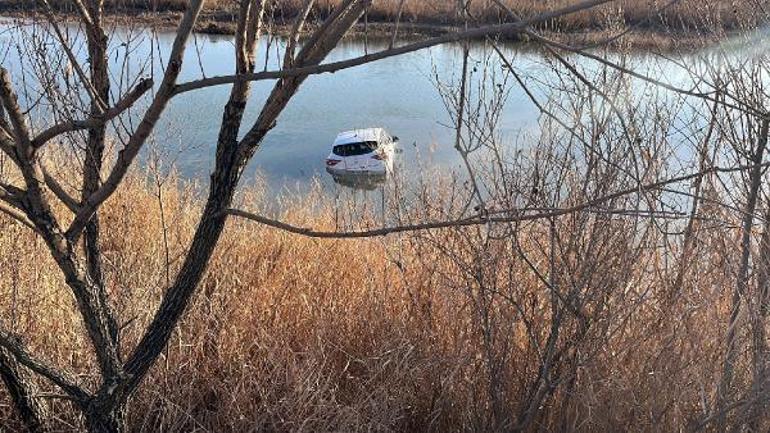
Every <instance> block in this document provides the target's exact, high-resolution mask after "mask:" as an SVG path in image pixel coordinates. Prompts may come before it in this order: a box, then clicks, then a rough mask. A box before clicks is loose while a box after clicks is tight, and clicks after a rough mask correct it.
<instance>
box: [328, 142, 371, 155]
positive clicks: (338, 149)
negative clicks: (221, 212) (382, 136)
mask: <svg viewBox="0 0 770 433" xmlns="http://www.w3.org/2000/svg"><path fill="white" fill-rule="evenodd" d="M375 150H377V142H376V141H364V142H361V143H349V144H340V145H339V146H334V150H333V152H334V154H335V155H337V156H359V155H366V154H367V153H372V152H374V151H375Z"/></svg>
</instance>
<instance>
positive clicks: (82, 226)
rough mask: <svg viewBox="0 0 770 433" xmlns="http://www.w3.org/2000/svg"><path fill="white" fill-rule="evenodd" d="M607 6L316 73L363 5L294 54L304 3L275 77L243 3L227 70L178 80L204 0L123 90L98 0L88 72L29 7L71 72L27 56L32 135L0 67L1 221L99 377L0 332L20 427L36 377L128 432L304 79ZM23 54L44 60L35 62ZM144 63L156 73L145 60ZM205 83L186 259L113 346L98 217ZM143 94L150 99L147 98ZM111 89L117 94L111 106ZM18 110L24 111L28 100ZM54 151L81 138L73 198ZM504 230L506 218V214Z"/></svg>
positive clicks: (339, 15)
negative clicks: (254, 168)
mask: <svg viewBox="0 0 770 433" xmlns="http://www.w3.org/2000/svg"><path fill="white" fill-rule="evenodd" d="M607 1H609V0H591V1H586V2H583V3H578V4H575V5H571V6H568V7H565V8H562V9H558V10H554V11H551V12H548V13H545V14H542V15H539V16H536V17H532V18H528V19H524V20H515V21H512V22H508V23H503V24H500V25H493V26H486V27H475V28H472V27H468V28H467V29H464V30H462V31H457V32H453V33H450V34H447V35H445V36H440V37H436V38H432V39H427V40H423V41H419V42H415V43H410V44H407V45H403V46H398V47H392V48H390V49H387V50H385V51H381V52H377V53H372V54H368V55H365V56H362V57H359V58H353V59H348V60H343V61H339V62H335V63H327V64H322V63H323V62H324V60H325V59H326V57H327V55H328V54H329V53H330V52H331V51H332V50H333V49H334V48H335V47H336V46H337V44H338V43H339V41H340V40H341V39H342V38H343V36H344V35H345V34H346V33H347V32H348V31H349V29H350V28H351V27H352V26H353V25H355V24H356V23H357V22H358V20H359V19H360V18H361V17H362V16H363V15H364V13H365V11H366V9H367V7H368V6H369V4H370V0H343V1H341V2H339V4H338V5H337V6H336V7H335V8H334V10H333V11H332V12H331V13H330V14H329V17H328V18H327V19H326V20H325V21H324V22H323V24H322V25H320V26H319V27H318V28H317V29H315V30H314V31H313V32H312V33H311V34H310V35H309V37H308V38H307V39H306V40H305V41H304V43H303V44H302V47H301V48H300V47H299V43H298V38H299V36H300V34H301V33H302V31H303V27H304V21H305V20H306V19H307V17H308V13H309V11H310V9H311V8H312V6H313V3H314V2H313V1H307V2H306V3H305V7H304V9H303V13H302V14H300V16H299V18H298V20H297V22H296V23H295V25H294V27H293V30H292V35H291V36H290V38H289V41H290V42H289V47H288V49H287V50H286V54H285V58H284V62H283V69H281V70H278V71H267V72H255V66H256V65H255V53H256V49H257V47H258V41H259V40H260V37H261V35H262V33H263V31H264V29H265V27H266V25H265V11H266V10H267V8H268V7H269V1H268V0H240V1H239V8H238V16H237V29H236V35H235V48H234V49H235V58H236V64H235V73H234V74H232V75H228V76H218V77H209V78H202V79H200V80H196V81H191V82H187V83H180V82H179V76H180V72H181V70H182V66H183V61H184V53H185V47H186V45H187V43H188V40H189V38H190V36H191V34H192V32H193V29H194V28H195V25H196V22H197V20H198V17H199V15H200V13H201V10H202V8H203V5H204V1H203V0H191V1H190V3H189V5H188V7H187V10H186V12H185V14H184V16H183V18H182V20H181V22H180V24H179V26H178V28H177V31H176V35H175V40H174V43H173V46H172V50H171V52H170V53H169V54H168V57H167V60H166V62H165V70H164V72H163V75H162V78H161V80H160V82H159V83H157V85H156V84H155V83H154V81H153V79H151V78H140V77H136V79H134V80H130V81H128V82H132V83H133V85H132V86H125V85H123V86H120V88H117V87H116V85H115V84H116V83H114V82H112V77H111V74H110V70H109V62H108V58H107V47H108V36H107V34H106V32H105V24H104V14H105V13H104V7H105V5H104V1H103V0H74V4H75V6H76V9H77V12H78V14H79V19H80V25H81V26H82V29H83V32H84V33H85V37H86V47H87V52H88V67H87V68H84V62H83V61H82V60H81V59H79V58H78V56H77V54H76V50H75V48H74V47H73V45H72V41H71V40H70V38H69V37H68V34H67V32H66V31H64V30H63V29H62V28H61V27H60V25H59V21H58V19H57V17H56V16H55V14H54V12H53V9H52V8H51V6H50V5H49V4H48V2H47V1H46V0H40V1H39V7H40V9H41V10H42V11H44V13H45V15H46V18H47V23H46V24H45V26H47V27H46V29H47V31H48V32H49V34H51V35H52V37H53V38H54V39H55V40H56V41H57V43H58V44H59V46H60V48H61V50H62V52H63V57H62V58H61V59H60V60H61V62H62V64H67V65H68V68H64V69H62V70H50V69H46V68H45V63H46V61H47V59H45V58H42V57H39V58H38V60H40V64H41V67H42V68H43V69H44V70H45V72H44V78H45V80H43V83H44V87H46V88H45V89H44V92H43V95H42V97H43V98H48V99H49V100H53V101H56V102H52V103H51V106H52V107H54V108H55V110H54V115H55V116H54V117H55V119H56V122H53V124H51V125H50V126H49V127H47V128H45V129H42V130H41V131H39V132H36V133H34V131H35V123H34V121H33V119H30V118H29V110H28V109H26V108H22V107H21V106H20V103H19V100H20V98H19V96H18V94H17V90H16V89H15V88H14V84H13V82H14V79H13V76H12V73H11V71H9V70H7V69H5V68H3V69H2V70H0V100H1V101H2V108H3V112H2V116H0V150H2V152H3V153H4V154H5V155H6V156H7V157H8V159H9V161H11V162H12V163H13V165H14V166H15V170H16V172H17V173H18V177H17V178H16V179H14V180H12V181H9V182H3V183H2V184H0V200H1V203H2V204H1V205H0V210H2V211H3V212H4V213H6V214H8V215H9V216H10V217H12V218H14V219H16V220H17V221H19V222H20V223H22V224H24V225H26V226H29V227H30V228H31V229H32V230H34V231H35V232H36V233H37V234H38V235H39V236H40V238H41V239H42V240H43V241H44V242H45V245H46V246H47V248H48V250H49V251H50V254H51V256H52V257H53V259H54V260H55V262H56V263H57V265H58V267H59V268H60V270H61V273H62V276H63V278H64V279H65V280H66V282H67V285H68V286H69V287H70V289H71V290H72V293H73V295H74V298H75V299H76V302H77V307H78V310H79V312H80V314H81V316H82V320H83V324H84V327H85V330H86V332H87V335H88V338H89V341H90V343H91V346H92V349H93V354H94V357H95V360H96V363H97V366H98V373H99V375H98V376H99V379H98V381H97V382H96V383H93V384H88V383H84V382H83V381H82V380H81V379H79V378H77V377H74V376H73V375H72V374H71V373H69V372H67V371H64V370H63V369H61V368H58V367H56V366H54V365H51V364H50V363H48V362H46V361H45V360H43V359H40V358H38V357H37V356H35V355H34V354H33V353H31V352H30V351H29V349H28V348H27V346H26V345H25V344H24V338H23V336H19V335H14V334H13V333H11V331H9V330H7V329H3V328H0V348H1V350H2V351H0V374H1V375H2V377H3V381H4V382H5V383H6V385H8V388H9V390H11V394H12V395H13V397H14V402H15V404H16V406H17V409H18V411H19V413H20V414H21V416H22V418H23V420H24V421H25V422H26V424H27V426H28V428H29V429H30V430H32V431H42V430H44V429H45V426H44V422H45V419H46V415H45V405H44V403H43V402H42V401H41V400H40V399H38V398H36V397H35V395H36V392H35V385H34V383H33V382H32V381H30V380H29V379H28V378H29V376H30V373H34V374H35V375H37V376H40V377H42V378H45V379H46V380H47V381H49V382H50V383H51V384H53V385H55V386H56V387H58V388H59V389H60V390H61V392H62V393H63V396H64V398H65V399H67V400H69V401H71V403H72V405H73V406H74V407H75V408H77V409H78V410H79V411H80V412H81V413H82V415H83V417H84V418H85V422H86V426H87V428H88V429H89V430H90V431H92V432H119V431H123V430H124V429H125V416H126V413H125V412H126V405H127V402H128V400H129V398H130V397H131V395H132V394H133V393H134V392H135V391H136V389H137V388H138V387H139V386H140V384H141V383H142V380H143V379H144V378H145V377H146V375H147V374H148V372H149V370H150V369H151V368H152V366H153V365H154V364H155V362H156V361H157V360H158V358H159V356H160V355H161V353H162V351H163V349H164V347H166V345H167V344H168V341H169V338H170V337H171V335H172V332H173V330H174V329H175V327H176V326H177V324H178V323H179V320H180V318H181V317H182V316H183V314H184V313H185V311H187V309H188V307H189V305H190V303H191V301H192V299H193V296H194V295H195V293H196V291H197V288H198V286H199V283H200V282H201V279H202V278H203V275H204V273H205V272H206V267H207V264H208V262H209V260H210V259H211V257H212V254H213V252H214V250H215V248H216V246H217V243H218V240H219V238H220V236H221V235H222V233H223V230H224V228H225V223H226V221H227V219H228V216H229V215H231V214H238V213H237V212H234V211H230V210H229V208H230V207H231V204H232V201H233V197H234V195H235V193H236V190H237V187H238V184H239V182H240V180H241V175H242V173H243V170H244V168H245V166H246V165H247V163H248V162H249V160H250V159H251V158H252V156H253V155H254V152H255V151H256V150H257V149H258V148H259V146H260V145H261V143H262V142H263V140H264V138H265V137H266V136H267V134H269V132H270V131H271V130H272V129H273V128H274V127H275V125H276V122H277V120H278V118H279V116H280V114H281V113H282V111H283V110H284V109H285V108H286V106H287V105H288V104H289V103H290V101H291V100H292V98H293V96H294V95H295V94H296V93H297V92H298V91H299V89H300V86H301V85H302V83H303V82H304V81H305V80H306V78H307V77H308V76H310V75H314V74H321V73H327V72H335V71H339V70H343V69H346V68H351V67H355V66H358V65H362V64H366V63H370V62H374V61H377V60H381V59H385V58H389V57H394V56H398V55H402V54H406V53H409V52H413V51H417V50H420V49H424V48H428V47H431V46H435V45H439V44H444V43H449V42H454V41H460V40H467V39H470V38H478V37H484V36H494V35H504V34H506V35H509V34H515V33H520V32H524V31H526V29H527V28H528V27H529V26H531V25H533V24H536V23H538V22H543V21H547V20H549V19H553V18H556V17H559V16H562V15H566V14H570V13H575V12H578V11H581V10H585V9H589V8H592V7H595V6H597V5H600V4H602V3H606V2H607ZM28 54H29V55H31V56H35V55H37V56H40V55H41V53H35V52H34V51H30V52H29V53H28ZM149 62H150V63H153V62H154V59H150V60H149ZM69 68H71V70H72V71H73V76H74V78H76V80H75V81H76V82H77V85H74V86H73V87H74V89H75V90H70V91H67V92H58V91H57V89H58V85H57V83H59V82H60V80H65V81H67V83H68V86H69V85H70V84H69V83H70V81H69V80H70V78H72V77H70V76H69V75H66V76H62V74H64V73H65V72H64V71H68V70H70V69H69ZM257 80H277V82H276V84H275V86H274V88H273V90H272V92H271V94H270V96H269V97H268V99H267V101H266V103H265V104H264V106H263V107H262V109H261V111H260V114H259V116H258V118H257V119H256V121H255V122H254V123H253V124H251V125H246V130H245V133H244V134H243V135H242V137H240V138H239V136H240V134H239V132H240V131H241V130H242V128H243V127H244V125H243V122H244V111H245V107H246V103H247V101H248V99H249V90H250V83H252V82H254V81H257ZM124 84H125V82H124ZM216 85H230V86H231V91H230V96H229V99H228V101H227V103H226V105H225V107H224V112H223V116H222V121H221V125H220V128H219V136H218V139H217V146H216V156H215V162H214V170H213V172H212V175H211V182H210V186H209V193H208V198H207V200H206V205H205V207H204V209H203V212H202V215H201V216H200V220H199V223H198V226H197V229H196V231H195V234H194V237H193V239H192V242H191V244H190V246H189V249H188V252H187V255H186V257H185V258H184V261H183V263H182V265H181V268H180V270H179V272H178V273H177V275H176V277H175V278H173V279H172V281H171V284H170V285H169V287H167V288H166V291H165V293H164V294H163V298H162V301H161V303H160V305H159V306H158V307H157V310H156V311H155V313H154V318H153V320H152V321H151V323H150V324H149V326H148V327H147V329H145V330H144V331H143V332H142V334H141V338H140V339H139V341H138V342H137V343H136V345H134V346H133V347H127V345H126V344H124V343H123V342H122V341H121V323H122V318H120V317H118V316H117V315H116V313H115V311H114V309H113V306H112V304H111V297H110V293H109V291H108V289H107V287H106V284H105V279H104V269H103V268H104V263H103V254H102V251H101V248H100V238H101V236H100V233H101V229H102V222H101V221H100V220H99V211H100V208H101V207H102V205H103V204H104V203H105V202H106V201H107V200H108V199H109V198H110V197H111V196H112V195H113V194H114V193H115V191H116V190H117V189H118V188H119V187H120V185H121V183H122V182H123V181H124V179H125V178H126V175H127V173H128V171H129V169H130V168H131V167H132V165H133V164H134V162H135V160H136V158H137V155H138V154H139V153H140V151H141V150H142V148H143V147H144V146H145V143H146V142H147V141H148V139H149V137H150V136H151V134H152V132H153V129H154V127H155V125H156V123H157V122H158V121H159V119H160V118H161V116H162V114H163V113H164V111H165V110H166V108H167V106H168V104H169V102H170V101H171V100H172V99H173V98H174V97H175V96H177V95H180V94H183V93H185V92H191V91H194V90H197V89H202V88H206V87H210V86H216ZM150 90H152V91H153V92H152V93H153V94H152V97H151V98H148V97H147V94H148V93H149V92H150ZM118 91H120V92H121V93H123V94H122V95H121V96H116V95H117V93H118ZM81 98H85V100H86V101H87V102H86V105H87V108H85V109H84V110H82V112H83V113H84V115H83V117H79V116H78V115H77V113H79V112H80V111H78V110H73V109H72V108H73V107H77V106H78V105H79V101H80V100H81ZM145 99H146V100H147V101H146V102H147V107H146V109H143V110H141V113H140V114H139V115H138V117H137V119H140V120H139V122H138V124H136V125H135V126H134V127H127V126H126V125H133V122H132V120H131V119H133V117H131V116H130V115H129V111H130V110H133V111H136V109H137V104H138V102H139V101H144V100H145ZM24 102H25V103H30V101H29V100H27V99H26V98H25V99H24ZM110 124H113V125H115V124H118V125H120V128H123V129H125V131H123V132H124V133H123V139H122V140H121V143H120V147H119V149H118V152H117V156H116V158H115V159H114V160H111V159H110V158H109V152H106V148H107V144H108V131H109V125H110ZM120 128H118V129H120ZM83 133H84V134H85V135H84V136H83V135H82V134H83ZM59 140H61V141H64V140H70V141H78V140H82V142H81V143H82V146H80V147H79V148H80V149H82V151H81V152H80V157H82V161H83V164H82V169H81V172H80V173H79V178H80V185H79V188H78V191H79V195H76V194H73V193H71V192H70V191H71V189H68V188H67V187H66V186H64V185H62V184H61V182H60V181H59V180H58V179H57V178H56V174H55V173H51V172H49V170H48V169H47V168H46V166H45V161H44V158H43V157H42V154H43V151H44V149H46V148H47V147H53V146H55V144H54V142H57V141H59ZM103 173H106V174H105V175H103ZM59 206H64V208H65V209H66V210H67V215H61V214H60V212H58V211H57V210H56V209H58V208H59ZM565 212H566V211H565ZM551 214H553V212H551ZM505 219H506V220H510V218H509V217H505ZM480 221H487V217H486V215H479V216H477V217H475V218H472V219H468V220H466V221H465V222H464V224H478V223H479V222H480ZM461 224H463V223H461ZM286 229H288V227H286ZM538 392H539V391H538Z"/></svg>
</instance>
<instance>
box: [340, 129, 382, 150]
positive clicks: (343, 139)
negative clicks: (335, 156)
mask: <svg viewBox="0 0 770 433" xmlns="http://www.w3.org/2000/svg"><path fill="white" fill-rule="evenodd" d="M384 133H385V130H384V129H382V128H367V129H354V130H352V131H345V132H340V133H339V135H337V138H336V139H335V140H334V145H335V146H339V145H341V144H351V143H361V142H364V141H379V140H380V137H382V135H383V134H384Z"/></svg>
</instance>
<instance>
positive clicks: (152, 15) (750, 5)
mask: <svg viewBox="0 0 770 433" xmlns="http://www.w3.org/2000/svg"><path fill="white" fill-rule="evenodd" d="M337 2H338V0H319V1H318V2H316V7H315V8H314V10H313V13H312V16H311V22H319V21H321V20H323V19H324V18H325V17H326V16H328V14H329V12H330V11H331V10H332V8H333V7H334V5H335V4H336V3H337ZM51 3H52V4H53V5H54V7H56V8H57V9H58V10H59V11H60V12H61V13H62V14H63V16H67V15H70V16H71V15H72V14H74V13H75V10H74V8H73V6H72V3H71V2H70V1H69V0H56V1H52V2H51ZM504 3H506V4H507V5H508V6H509V7H510V8H511V9H512V10H513V11H515V12H516V13H517V14H518V15H519V16H523V17H527V16H534V15H537V14H540V13H542V12H545V11H551V10H554V9H556V8H560V7H564V6H566V5H569V4H571V3H575V1H573V0H551V1H536V0H504ZM186 4H187V2H186V1H184V0H107V2H106V11H107V13H108V15H110V16H111V17H112V18H113V19H115V20H117V21H121V20H124V19H129V20H130V21H128V22H131V23H137V22H138V23H142V24H145V25H154V26H172V25H174V24H175V23H176V22H177V21H178V20H179V18H180V16H181V12H182V11H183V10H184V8H185V5H186ZM302 4H303V2H302V1H300V0H278V1H276V2H274V6H273V9H272V11H271V16H272V17H273V18H274V19H275V25H276V28H277V29H278V30H279V31H281V30H283V31H286V30H287V29H288V28H289V24H290V23H291V21H292V20H293V19H294V17H296V15H297V14H298V13H299V10H300V8H301V6H302ZM400 4H401V1H400V0H381V1H376V2H374V4H373V5H372V7H371V9H370V10H369V12H368V15H367V19H368V21H369V23H370V24H372V26H369V27H367V30H368V31H369V32H370V33H371V34H373V35H374V36H377V35H386V34H389V33H391V32H392V23H394V22H396V20H397V18H398V16H399V6H400ZM235 8H236V3H235V2H231V1H224V0H213V1H209V2H207V3H206V7H205V10H204V12H203V16H202V19H201V20H200V22H199V28H198V30H199V31H201V32H206V33H215V34H231V33H233V30H234V22H233V19H234V18H233V17H234V16H235V15H236V13H235V12H236V10H235ZM0 11H2V12H3V13H5V14H11V15H19V14H27V13H34V12H35V6H34V2H25V1H20V0H0ZM763 11H764V8H763V2H753V1H750V0H738V1H734V2H725V1H722V0H706V1H697V0H682V1H679V2H676V3H674V4H673V5H669V2H668V1H664V0H651V1H644V2H642V1H637V0H621V1H618V2H613V3H612V4H609V5H605V6H602V7H597V8H593V9H591V10H587V11H583V12H580V13H576V14H572V15H569V16H565V17H561V18H557V19H554V20H550V21H548V22H545V23H543V24H541V25H540V26H539V30H541V31H544V32H546V33H548V34H549V35H554V36H558V37H561V38H562V39H565V40H572V41H583V42H591V41H595V40H600V39H602V38H603V37H605V36H607V35H609V34H611V33H612V32H615V33H616V32H617V30H619V29H623V28H626V27H627V26H633V27H634V30H633V32H631V33H630V34H629V35H628V36H627V37H626V39H627V41H628V42H629V43H630V44H631V45H639V46H646V45H651V42H650V40H649V39H650V36H651V35H652V36H654V38H653V39H655V38H657V42H665V43H669V44H670V43H673V42H676V41H678V40H683V41H684V42H685V43H686V44H689V45H691V44H692V43H693V41H694V40H699V39H704V40H713V39H716V38H719V37H721V36H722V35H723V34H725V33H727V32H732V31H736V30H742V29H745V28H747V27H749V28H753V27H756V26H758V25H760V24H761V23H762V22H763V20H764V18H763V17H764V16H765V14H764V13H763ZM471 14H472V16H473V20H474V22H475V23H477V24H493V23H498V22H500V21H502V20H508V17H506V16H505V14H504V13H501V11H500V9H499V7H498V6H497V5H496V4H495V3H494V2H493V1H491V0H483V1H475V2H473V3H472V8H471ZM401 22H402V25H401V32H402V35H404V36H408V35H409V34H420V35H425V34H437V33H442V32H445V31H447V30H449V29H451V28H453V27H454V26H457V25H459V24H461V20H460V18H459V17H458V15H457V13H456V1H454V0H439V1H423V0H405V1H404V4H403V8H402V9H401ZM357 30H358V31H359V32H362V31H363V26H360V27H359V28H358V29H357ZM645 39H647V40H645ZM652 42H656V41H655V40H653V41H652Z"/></svg>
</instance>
